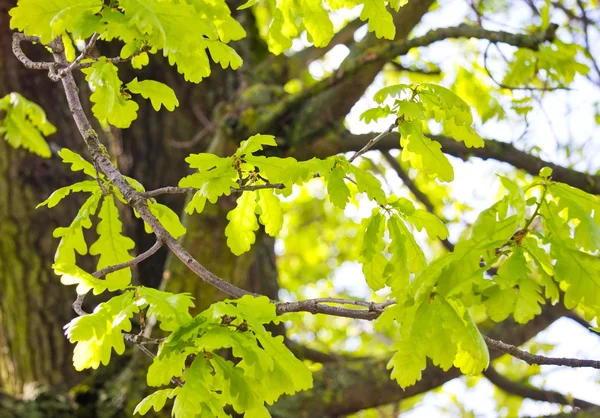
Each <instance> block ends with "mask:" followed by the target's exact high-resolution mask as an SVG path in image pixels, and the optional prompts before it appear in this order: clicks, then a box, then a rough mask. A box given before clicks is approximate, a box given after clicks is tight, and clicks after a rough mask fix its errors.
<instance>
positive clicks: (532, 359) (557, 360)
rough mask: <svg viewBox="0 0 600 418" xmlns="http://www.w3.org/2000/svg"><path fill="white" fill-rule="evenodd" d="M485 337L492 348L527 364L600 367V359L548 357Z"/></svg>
mask: <svg viewBox="0 0 600 418" xmlns="http://www.w3.org/2000/svg"><path fill="white" fill-rule="evenodd" d="M483 339H484V340H485V342H486V343H487V345H488V346H489V347H490V348H494V349H496V350H498V351H501V352H503V353H506V354H510V355H511V356H513V357H515V358H518V359H519V360H523V361H524V362H525V363H527V364H539V365H553V366H568V367H592V368H594V369H600V361H598V360H582V359H576V358H565V357H546V356H540V355H537V354H531V353H528V352H527V351H523V350H521V349H519V348H517V347H515V346H514V345H510V344H506V343H503V342H502V341H498V340H494V339H492V338H490V337H487V336H485V335H484V336H483Z"/></svg>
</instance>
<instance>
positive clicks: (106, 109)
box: [81, 57, 139, 128]
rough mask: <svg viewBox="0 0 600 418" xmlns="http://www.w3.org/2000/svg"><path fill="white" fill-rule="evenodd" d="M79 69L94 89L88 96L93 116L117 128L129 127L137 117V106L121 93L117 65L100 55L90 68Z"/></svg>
mask: <svg viewBox="0 0 600 418" xmlns="http://www.w3.org/2000/svg"><path fill="white" fill-rule="evenodd" d="M81 71H82V72H83V73H85V75H86V77H85V79H86V80H87V81H88V82H89V83H90V84H91V85H92V87H93V89H94V93H92V95H91V96H90V100H91V101H92V102H93V103H94V106H93V107H92V112H94V116H96V118H98V120H100V121H108V123H110V124H111V125H114V126H115V127H117V128H129V126H130V125H131V122H133V121H134V120H135V119H136V118H137V111H138V109H139V106H138V104H137V103H136V102H134V101H133V100H130V99H128V98H127V97H126V96H125V95H123V94H122V92H121V89H122V85H123V83H122V82H121V80H120V79H119V76H118V74H117V67H116V66H115V65H114V64H113V63H111V62H109V61H108V60H107V59H106V58H104V57H102V58H100V59H99V60H98V61H97V62H95V63H94V64H92V66H91V67H90V68H84V69H82V70H81Z"/></svg>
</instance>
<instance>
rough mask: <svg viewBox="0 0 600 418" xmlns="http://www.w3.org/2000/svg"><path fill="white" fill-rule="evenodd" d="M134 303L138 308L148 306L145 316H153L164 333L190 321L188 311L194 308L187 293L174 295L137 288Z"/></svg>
mask: <svg viewBox="0 0 600 418" xmlns="http://www.w3.org/2000/svg"><path fill="white" fill-rule="evenodd" d="M135 303H136V304H137V305H138V306H139V307H140V308H143V307H146V306H148V311H147V312H146V316H148V317H149V316H152V315H154V316H155V317H156V319H157V320H158V321H159V322H160V329H162V330H164V331H174V330H175V329H177V328H179V327H180V326H183V325H185V324H187V323H188V322H190V321H191V319H192V316H191V315H190V313H189V310H190V308H193V307H194V302H193V298H192V296H191V295H190V294H189V293H177V294H174V293H170V292H165V291H162V290H158V289H152V288H149V287H144V286H139V287H138V288H137V300H136V302H135Z"/></svg>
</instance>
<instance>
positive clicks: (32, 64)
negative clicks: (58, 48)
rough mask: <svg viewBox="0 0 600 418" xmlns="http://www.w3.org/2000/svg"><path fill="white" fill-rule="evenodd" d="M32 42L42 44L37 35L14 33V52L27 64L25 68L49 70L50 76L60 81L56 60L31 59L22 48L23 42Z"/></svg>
mask: <svg viewBox="0 0 600 418" xmlns="http://www.w3.org/2000/svg"><path fill="white" fill-rule="evenodd" d="M23 42H30V43H39V44H40V45H41V44H42V42H41V40H40V39H39V38H38V37H37V36H25V35H24V34H22V33H19V32H15V33H14V34H13V41H12V52H13V54H14V55H15V57H17V59H18V60H19V61H21V63H22V64H23V65H24V66H25V68H29V69H31V70H46V71H48V77H49V78H50V79H51V80H53V81H58V75H57V73H56V63H55V62H36V61H32V60H30V59H29V57H28V56H27V55H25V53H24V52H23V49H22V48H21V43H23Z"/></svg>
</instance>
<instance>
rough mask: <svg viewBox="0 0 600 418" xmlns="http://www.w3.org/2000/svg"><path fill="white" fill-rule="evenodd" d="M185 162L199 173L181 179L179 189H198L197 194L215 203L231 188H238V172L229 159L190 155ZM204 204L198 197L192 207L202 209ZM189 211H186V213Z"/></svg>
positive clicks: (209, 155)
mask: <svg viewBox="0 0 600 418" xmlns="http://www.w3.org/2000/svg"><path fill="white" fill-rule="evenodd" d="M186 161H187V162H188V163H189V164H190V166H191V167H192V168H194V167H196V168H198V169H199V172H198V173H194V174H192V175H189V176H187V177H184V178H182V179H181V180H180V181H179V187H193V188H197V189H199V191H198V192H197V194H198V193H199V195H200V196H204V197H205V198H206V199H208V201H209V202H211V203H216V202H217V199H218V198H219V197H220V196H223V195H225V196H229V195H230V194H231V189H232V188H234V189H237V188H238V187H239V185H238V184H237V183H236V181H235V180H236V179H237V178H238V177H239V176H238V172H237V171H236V170H235V168H234V167H233V160H232V158H231V157H229V158H219V157H217V156H216V155H213V154H192V155H190V156H189V157H188V158H186ZM204 203H205V202H204ZM204 203H203V202H202V200H201V199H200V197H198V198H197V199H196V201H195V202H194V207H197V208H200V209H203V208H204ZM190 210H191V209H188V212H189V211H190Z"/></svg>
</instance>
